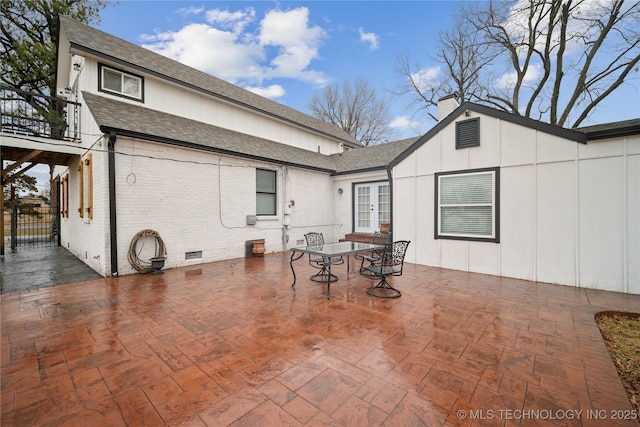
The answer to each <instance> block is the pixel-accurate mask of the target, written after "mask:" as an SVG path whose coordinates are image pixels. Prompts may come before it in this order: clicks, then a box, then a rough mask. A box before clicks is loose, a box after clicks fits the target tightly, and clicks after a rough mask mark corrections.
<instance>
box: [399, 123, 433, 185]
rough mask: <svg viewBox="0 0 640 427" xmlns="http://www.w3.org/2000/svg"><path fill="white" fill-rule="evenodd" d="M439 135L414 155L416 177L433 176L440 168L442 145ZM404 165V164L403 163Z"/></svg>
mask: <svg viewBox="0 0 640 427" xmlns="http://www.w3.org/2000/svg"><path fill="white" fill-rule="evenodd" d="M440 136H441V134H440V133H439V134H438V135H436V136H435V137H434V138H433V139H432V140H430V141H428V142H426V143H425V144H423V145H422V147H420V149H419V150H417V152H416V153H415V155H416V156H417V165H416V168H417V171H418V175H424V174H433V173H434V171H439V170H441V168H442V145H441V143H440ZM403 163H404V162H403Z"/></svg>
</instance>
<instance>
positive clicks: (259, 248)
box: [251, 239, 265, 256]
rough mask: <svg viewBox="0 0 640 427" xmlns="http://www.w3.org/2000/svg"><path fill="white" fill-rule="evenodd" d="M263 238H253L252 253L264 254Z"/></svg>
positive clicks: (256, 254)
mask: <svg viewBox="0 0 640 427" xmlns="http://www.w3.org/2000/svg"><path fill="white" fill-rule="evenodd" d="M264 251H265V248H264V239H261V240H254V241H253V248H251V252H253V255H255V256H264Z"/></svg>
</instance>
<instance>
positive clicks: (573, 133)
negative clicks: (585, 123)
mask: <svg viewBox="0 0 640 427" xmlns="http://www.w3.org/2000/svg"><path fill="white" fill-rule="evenodd" d="M466 111H474V112H476V113H479V114H484V115H487V116H490V117H494V118H496V119H500V120H504V121H508V122H511V123H515V124H518V125H521V126H525V127H528V128H530V129H535V130H538V131H540V132H545V133H548V134H551V135H555V136H558V137H560V138H565V139H568V140H570V141H575V142H578V143H581V144H586V142H587V136H586V134H585V133H584V132H580V131H578V130H575V129H565V128H563V127H560V126H554V125H550V124H548V123H544V122H541V121H538V120H534V119H530V118H528V117H523V116H517V115H515V114H512V113H508V112H506V111H501V110H496V109H495V108H491V107H487V106H486V105H480V104H475V103H473V102H465V103H464V104H462V105H461V106H459V107H458V108H456V109H455V110H454V111H453V112H452V113H451V114H449V115H448V116H447V117H445V118H444V119H443V120H441V121H440V122H438V124H436V125H435V126H434V127H433V128H431V130H429V131H428V132H427V133H425V134H424V135H422V136H421V137H420V138H418V139H417V140H416V141H415V142H414V143H413V144H412V145H411V146H410V147H408V148H407V149H406V150H405V151H404V152H403V153H402V154H400V155H399V156H397V157H396V158H395V159H393V160H392V161H391V164H390V167H394V166H396V165H398V164H399V163H400V162H402V161H403V160H404V159H406V158H407V157H409V155H410V154H411V153H413V151H415V150H417V149H418V148H419V147H421V146H422V145H423V144H425V143H426V142H427V141H429V140H430V139H431V138H433V137H434V136H435V135H437V134H438V132H440V131H441V130H442V129H444V128H445V127H446V126H448V125H449V124H451V123H452V122H454V121H455V120H456V119H458V117H460V115H462V114H464V113H465V112H466Z"/></svg>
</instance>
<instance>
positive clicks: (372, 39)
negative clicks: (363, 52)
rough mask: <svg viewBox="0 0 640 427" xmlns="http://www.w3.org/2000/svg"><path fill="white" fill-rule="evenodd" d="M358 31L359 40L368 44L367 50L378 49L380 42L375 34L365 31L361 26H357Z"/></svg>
mask: <svg viewBox="0 0 640 427" xmlns="http://www.w3.org/2000/svg"><path fill="white" fill-rule="evenodd" d="M358 33H359V34H360V41H361V42H363V43H367V44H369V50H376V49H378V47H379V45H380V43H379V40H378V36H377V35H375V34H374V33H365V32H364V30H363V29H362V27H360V28H358Z"/></svg>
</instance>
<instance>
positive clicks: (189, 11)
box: [177, 6, 204, 16]
mask: <svg viewBox="0 0 640 427" xmlns="http://www.w3.org/2000/svg"><path fill="white" fill-rule="evenodd" d="M177 12H178V13H179V14H180V15H182V16H187V15H199V14H201V13H202V12H204V6H200V7H195V6H190V7H183V8H180V9H178V10H177Z"/></svg>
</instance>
